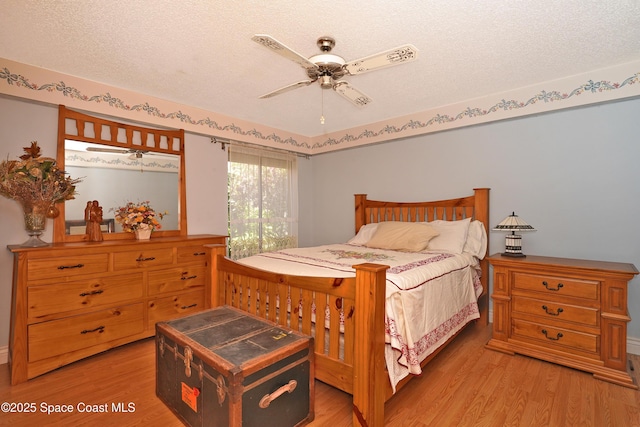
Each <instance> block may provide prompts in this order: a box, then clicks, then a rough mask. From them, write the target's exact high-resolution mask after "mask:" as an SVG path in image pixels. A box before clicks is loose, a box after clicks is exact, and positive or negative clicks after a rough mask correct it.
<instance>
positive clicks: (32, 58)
mask: <svg viewBox="0 0 640 427" xmlns="http://www.w3.org/2000/svg"><path fill="white" fill-rule="evenodd" d="M1 4H2V13H1V15H0V57H3V58H7V59H11V60H14V61H18V62H22V63H25V64H29V65H34V66H38V67H42V68H46V69H50V70H54V71H58V72H61V73H65V74H68V75H73V76H77V77H82V78H85V79H89V80H93V81H98V82H103V83H106V84H108V85H112V86H116V87H120V88H124V89H129V90H133V91H136V92H139V93H143V94H148V95H151V96H155V97H158V98H163V99H166V100H170V101H174V102H178V103H181V104H185V105H190V106H194V107H199V108H202V109H204V110H207V111H211V112H214V113H220V114H224V115H227V116H232V117H237V118H240V119H244V120H248V121H251V122H254V123H259V124H264V125H268V126H271V127H275V128H278V129H282V130H286V131H289V132H293V133H296V134H300V135H305V136H317V135H322V134H324V133H329V132H333V131H338V130H342V129H348V128H352V127H356V126H360V125H365V124H368V123H373V122H378V121H382V120H385V119H389V118H393V117H398V116H404V115H408V114H412V113H418V112H421V111H426V110H430V109H433V108H437V107H440V106H444V105H448V104H452V103H456V102H463V101H465V100H469V99H472V98H477V97H482V96H486V95H490V94H494V93H500V92H504V91H508V90H513V89H517V88H522V87H525V86H529V85H532V84H538V83H542V82H546V81H551V80H555V79H559V78H564V77H569V76H573V75H576V74H580V73H584V72H588V71H592V70H597V69H601V68H606V67H609V66H612V65H618V64H624V63H628V62H632V61H637V60H638V59H640V49H639V43H640V2H639V1H637V0H629V1H624V0H620V1H603V0H521V1H517V0H477V1H468V0H428V1H427V0H425V1H416V0H395V1H393V2H389V1H386V0H384V1H382V0H367V1H363V0H360V1H348V2H327V1H317V0H304V1H277V0H274V1H264V0H259V1H252V0H235V1H214V0H182V1H164V0H130V1H116V0H113V1H105V0H66V1H45V0H41V1H34V0H2V3H1ZM254 34H269V35H271V36H272V37H274V38H276V39H278V40H279V41H280V42H282V43H283V44H285V45H287V46H289V47H290V48H292V49H293V50H295V51H297V52H298V53H300V54H302V55H304V56H312V55H315V54H317V53H319V50H318V48H317V47H316V40H317V38H318V37H319V36H323V35H329V36H332V37H334V38H335V39H336V47H335V49H334V50H333V52H332V53H335V54H338V55H340V56H342V57H343V58H345V60H347V61H351V60H354V59H358V58H362V57H365V56H368V55H371V54H374V53H377V52H380V51H383V50H387V49H390V48H393V47H396V46H399V45H403V44H406V43H411V44H413V45H414V46H416V47H417V49H418V50H419V58H418V60H417V61H415V62H411V63H408V64H403V65H399V66H396V67H389V68H385V69H382V70H377V71H375V72H370V73H366V74H362V75H356V76H348V77H346V79H347V80H348V81H349V82H350V83H351V85H352V86H354V87H355V88H357V89H358V90H360V91H361V92H363V93H365V94H366V95H368V96H369V97H370V98H372V99H373V102H372V103H371V104H369V105H367V106H366V107H364V108H358V107H355V106H354V105H352V104H351V103H349V102H348V101H346V100H345V99H343V98H342V97H340V96H339V95H338V94H336V93H334V92H333V91H331V90H322V89H320V87H319V85H318V84H317V83H316V84H312V85H310V86H306V87H302V88H298V89H295V90H293V91H290V92H287V93H284V94H281V95H279V96H276V97H273V98H269V99H258V97H259V96H260V95H262V94H264V93H267V92H270V91H272V90H275V89H278V88H280V87H282V86H286V85H288V84H291V83H294V82H297V81H300V80H305V79H306V74H305V72H304V70H303V69H302V68H301V67H300V66H298V65H297V64H295V63H294V62H291V61H288V60H287V59H284V58H283V57H281V56H278V55H275V54H274V53H272V52H270V51H269V50H267V49H265V48H264V47H262V46H260V45H258V44H257V43H255V42H253V41H251V37H252V36H253V35H254ZM322 108H324V116H325V117H326V122H325V124H324V125H321V124H320V115H321V113H322Z"/></svg>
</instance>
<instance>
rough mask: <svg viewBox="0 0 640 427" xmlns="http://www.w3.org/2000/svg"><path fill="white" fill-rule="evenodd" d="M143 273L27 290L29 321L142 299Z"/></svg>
mask: <svg viewBox="0 0 640 427" xmlns="http://www.w3.org/2000/svg"><path fill="white" fill-rule="evenodd" d="M143 289H144V284H143V282H142V273H135V274H130V275H127V276H106V277H99V276H98V277H96V278H87V279H84V280H79V281H77V282H69V283H54V284H51V285H39V286H29V287H28V288H27V302H28V318H29V319H37V318H39V317H44V316H48V315H57V314H60V313H64V312H74V311H77V310H81V311H82V310H84V311H88V310H92V309H94V308H95V307H99V306H104V305H106V304H119V303H123V302H126V301H132V300H136V299H139V298H142V296H143V292H144V291H143Z"/></svg>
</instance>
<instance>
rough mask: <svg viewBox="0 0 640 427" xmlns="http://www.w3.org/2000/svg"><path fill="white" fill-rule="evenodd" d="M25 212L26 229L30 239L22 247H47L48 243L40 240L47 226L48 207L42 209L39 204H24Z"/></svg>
mask: <svg viewBox="0 0 640 427" xmlns="http://www.w3.org/2000/svg"><path fill="white" fill-rule="evenodd" d="M22 209H23V211H24V228H25V230H27V234H28V235H29V239H28V240H27V241H26V242H24V243H23V244H22V245H21V246H24V247H29V248H32V247H38V246H47V245H48V243H47V242H45V241H43V240H42V239H40V236H41V235H42V233H44V227H45V225H46V224H47V209H48V205H47V207H42V206H40V205H38V204H30V203H24V204H23V205H22Z"/></svg>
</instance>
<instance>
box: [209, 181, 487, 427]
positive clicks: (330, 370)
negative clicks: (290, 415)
mask: <svg viewBox="0 0 640 427" xmlns="http://www.w3.org/2000/svg"><path fill="white" fill-rule="evenodd" d="M469 217H472V218H473V219H476V220H479V221H481V222H482V223H483V224H484V226H485V230H489V223H488V222H489V189H488V188H477V189H474V195H473V196H468V197H463V198H458V199H449V200H441V201H432V202H410V203H403V202H380V201H374V200H368V199H367V196H366V195H365V194H357V195H356V196H355V226H356V227H355V230H356V232H357V231H358V230H359V229H360V227H361V226H362V225H365V224H369V223H376V222H382V221H409V222H420V221H432V220H434V219H445V220H449V221H454V220H461V219H465V218H469ZM210 249H211V252H210V256H211V268H212V274H211V278H212V284H211V285H212V286H211V295H208V297H209V298H210V301H211V306H212V307H216V306H219V305H223V304H227V305H230V306H233V307H236V308H239V309H241V310H244V311H247V312H249V313H252V314H254V315H257V316H259V317H261V318H265V319H268V320H271V321H274V322H277V323H279V324H281V325H284V326H286V327H290V328H291V329H294V330H299V331H301V332H303V333H305V334H309V335H313V336H314V339H315V376H316V378H317V379H318V380H320V381H322V382H325V383H327V384H330V385H332V386H334V387H336V388H338V389H340V390H343V391H345V392H347V393H350V394H352V395H353V425H362V426H382V425H383V424H384V403H385V401H386V400H387V399H388V398H390V397H391V395H392V392H391V384H390V381H389V376H388V374H387V372H386V369H385V359H384V346H385V331H384V318H385V309H384V306H385V304H384V300H385V285H386V283H385V282H386V270H387V268H388V267H387V266H384V265H378V264H371V263H367V264H360V265H356V266H354V268H355V270H356V276H355V277H354V278H347V279H331V278H318V277H303V276H291V275H283V274H276V273H272V272H267V271H263V270H258V269H254V268H251V267H247V266H244V265H241V264H238V263H236V262H233V261H231V260H229V259H228V258H226V257H225V256H224V255H225V248H224V247H211V248H210ZM487 252H488V249H487ZM480 264H481V269H482V277H481V282H482V287H483V294H482V296H481V297H480V299H479V301H478V303H479V308H480V316H481V317H480V322H481V323H482V324H486V323H487V322H488V306H489V304H488V277H489V270H488V262H487V261H486V259H483V260H482V261H481V263H480ZM276 295H279V296H282V297H280V299H279V301H280V304H281V303H282V301H283V298H286V296H290V298H291V301H296V300H297V299H300V301H301V304H300V307H301V310H299V309H298V307H295V305H292V307H293V309H292V310H291V311H292V313H296V314H297V315H295V316H294V315H290V316H289V315H288V314H284V315H282V316H281V315H279V313H278V311H281V310H279V309H276V310H273V309H272V310H269V308H268V307H267V305H268V304H260V303H259V301H256V299H262V298H264V297H263V296H268V298H269V300H270V301H273V300H272V299H270V298H273V297H274V296H276ZM252 296H253V298H252ZM265 299H267V298H265ZM263 301H264V300H263ZM313 304H315V306H316V307H318V308H319V309H318V312H322V310H321V308H322V307H325V306H327V305H328V307H329V309H330V313H331V314H330V320H329V322H330V327H329V328H327V329H325V328H315V326H314V321H313V318H312V314H311V313H312V305H313ZM341 310H342V311H343V317H344V319H343V321H344V325H343V328H342V330H341V328H340V316H339V313H340V311H341ZM299 311H300V313H299ZM472 323H473V322H472ZM453 338H455V337H452V338H451V339H450V340H449V341H447V343H445V345H443V346H442V347H440V348H439V349H438V350H437V351H436V352H435V353H433V354H432V355H430V356H429V357H428V358H427V359H426V360H425V361H424V362H423V363H422V365H423V366H424V365H426V364H427V363H428V362H429V361H430V360H431V359H433V357H435V356H436V354H438V352H439V351H440V350H441V349H442V348H444V347H445V346H446V344H448V343H449V342H450V341H451V340H452V339H453ZM411 377H412V376H411V375H410V376H409V377H407V378H405V379H404V380H403V381H401V383H400V384H398V386H397V389H400V388H401V387H402V386H403V385H404V384H405V383H406V382H407V381H408V380H409V379H410V378H411Z"/></svg>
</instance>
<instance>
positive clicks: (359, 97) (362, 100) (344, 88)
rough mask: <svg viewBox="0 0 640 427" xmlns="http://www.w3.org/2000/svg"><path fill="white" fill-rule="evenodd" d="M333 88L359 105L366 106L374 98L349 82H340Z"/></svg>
mask: <svg viewBox="0 0 640 427" xmlns="http://www.w3.org/2000/svg"><path fill="white" fill-rule="evenodd" d="M333 90H335V91H336V92H338V93H339V94H340V95H342V96H343V97H345V98H346V99H348V100H349V101H350V102H351V103H353V104H355V105H357V106H358V107H364V106H365V105H367V104H370V103H371V102H372V101H373V100H372V99H371V98H369V97H368V96H367V95H365V94H364V93H362V92H360V91H359V90H357V89H354V88H353V87H352V86H351V85H350V84H349V83H348V82H338V83H336V84H335V85H334V86H333Z"/></svg>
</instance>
